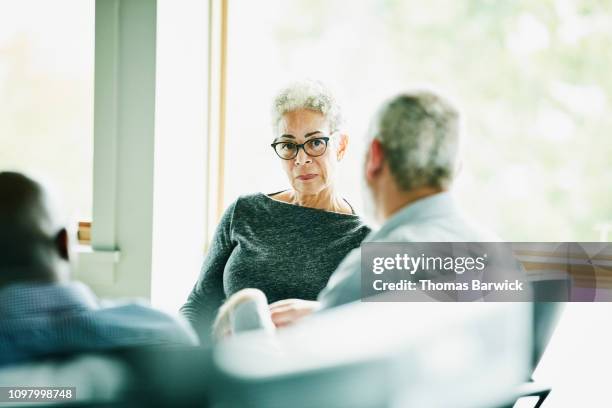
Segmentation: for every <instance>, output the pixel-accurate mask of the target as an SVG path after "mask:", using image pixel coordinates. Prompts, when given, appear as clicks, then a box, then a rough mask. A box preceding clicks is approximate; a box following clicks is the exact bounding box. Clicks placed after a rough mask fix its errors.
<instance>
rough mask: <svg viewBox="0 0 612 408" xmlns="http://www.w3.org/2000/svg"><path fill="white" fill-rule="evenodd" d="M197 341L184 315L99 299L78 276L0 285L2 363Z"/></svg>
mask: <svg viewBox="0 0 612 408" xmlns="http://www.w3.org/2000/svg"><path fill="white" fill-rule="evenodd" d="M195 344H197V337H196V336H195V334H194V332H193V331H192V330H191V328H190V327H189V325H188V323H187V322H186V321H183V320H181V319H180V318H174V317H172V316H170V315H167V314H165V313H163V312H161V311H158V310H155V309H152V308H150V307H148V306H146V305H144V304H139V303H113V304H110V303H109V304H106V303H104V302H100V301H99V300H98V299H97V298H96V297H95V295H94V294H93V293H92V291H91V290H90V289H89V288H88V287H87V286H85V285H84V284H82V283H79V282H70V283H62V284H60V283H58V284H13V285H9V286H6V287H4V288H2V289H0V365H1V364H7V363H15V362H20V361H27V360H34V359H37V358H41V357H44V356H48V355H53V354H57V353H72V352H82V351H99V350H103V349H110V348H116V347H126V346H137V345H195Z"/></svg>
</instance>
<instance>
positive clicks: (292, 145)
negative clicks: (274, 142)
mask: <svg viewBox="0 0 612 408" xmlns="http://www.w3.org/2000/svg"><path fill="white" fill-rule="evenodd" d="M281 149H283V150H293V149H295V143H282V144H281Z"/></svg>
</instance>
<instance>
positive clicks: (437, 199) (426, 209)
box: [368, 191, 457, 241]
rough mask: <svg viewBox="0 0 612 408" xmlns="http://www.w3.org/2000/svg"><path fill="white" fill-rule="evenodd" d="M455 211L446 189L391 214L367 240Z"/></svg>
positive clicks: (452, 200) (450, 195)
mask: <svg viewBox="0 0 612 408" xmlns="http://www.w3.org/2000/svg"><path fill="white" fill-rule="evenodd" d="M455 211H457V209H456V206H455V201H454V199H453V196H452V194H451V193H450V192H448V191H443V192H441V193H436V194H433V195H431V196H428V197H425V198H421V199H419V200H416V201H414V202H412V203H410V204H408V205H406V206H405V207H403V208H402V209H400V210H399V211H397V212H396V213H395V214H393V215H392V216H391V217H390V218H389V219H387V221H385V223H384V224H383V225H382V227H381V228H380V229H379V230H378V231H376V232H374V233H373V234H372V235H371V236H370V237H369V239H368V241H372V240H376V239H381V238H384V237H385V236H387V235H388V234H389V233H390V232H391V231H393V230H394V229H396V228H397V227H399V226H402V225H406V224H411V223H415V222H419V221H422V220H425V219H429V218H437V217H440V216H445V215H448V214H450V213H453V212H455Z"/></svg>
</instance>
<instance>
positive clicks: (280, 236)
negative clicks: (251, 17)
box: [181, 81, 369, 342]
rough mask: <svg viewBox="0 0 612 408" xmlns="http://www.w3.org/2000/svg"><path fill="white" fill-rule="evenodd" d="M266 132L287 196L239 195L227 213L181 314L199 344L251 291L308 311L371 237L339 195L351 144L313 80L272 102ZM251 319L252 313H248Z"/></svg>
mask: <svg viewBox="0 0 612 408" xmlns="http://www.w3.org/2000/svg"><path fill="white" fill-rule="evenodd" d="M273 129H274V136H273V139H272V140H271V142H272V144H271V147H272V150H273V152H270V153H271V154H272V155H273V156H272V157H274V158H275V159H276V160H279V163H280V164H281V167H282V169H283V171H284V172H285V174H286V175H287V178H288V180H289V184H290V188H289V189H287V190H284V191H281V192H278V193H274V194H263V193H258V194H253V195H247V196H242V197H240V198H238V199H237V200H236V201H235V202H233V203H232V204H231V205H230V206H229V208H228V209H227V210H226V211H225V214H224V215H223V217H222V219H221V221H220V223H219V225H218V227H217V231H216V233H215V236H214V238H213V241H212V244H211V247H210V250H209V252H208V254H207V256H206V259H205V260H204V263H203V266H202V269H201V273H200V277H199V279H198V281H197V282H196V284H195V286H194V288H193V290H192V292H191V294H190V295H189V298H188V300H187V302H186V303H185V305H184V306H183V307H182V308H181V311H182V313H183V314H184V315H185V316H186V317H187V318H188V319H189V321H190V322H191V324H192V325H193V327H194V328H196V331H197V332H198V333H199V334H200V336H201V338H202V341H203V342H206V341H208V338H209V336H210V334H211V330H212V326H213V322H214V321H215V318H216V316H217V315H219V318H217V322H218V323H219V324H216V325H215V327H224V329H221V332H222V333H221V334H228V333H226V331H227V328H228V327H230V326H231V325H228V324H227V323H228V321H229V320H230V319H231V315H232V312H233V310H234V307H235V306H238V304H239V303H241V302H242V300H243V299H249V298H250V294H252V293H259V295H260V296H259V297H258V299H259V300H258V304H261V303H263V304H264V305H266V306H267V303H268V302H273V303H272V306H271V307H273V308H274V307H276V306H278V307H281V308H284V307H286V306H287V305H291V307H293V308H294V310H300V311H302V312H303V313H309V312H310V311H311V310H313V309H314V308H316V307H317V306H318V303H317V302H315V299H316V297H317V295H318V294H319V292H320V291H321V290H322V289H323V287H325V284H326V283H327V281H328V279H329V277H330V275H331V273H332V272H333V271H334V270H335V269H336V267H337V266H338V264H339V263H340V261H342V259H343V258H344V257H345V256H346V254H347V253H348V252H349V251H350V250H352V249H354V248H356V247H358V246H359V245H360V243H361V241H362V240H363V239H364V238H365V236H366V235H367V234H368V233H369V229H368V228H367V227H366V226H365V225H364V224H363V222H362V221H361V219H360V218H359V217H358V216H357V215H355V212H354V211H353V208H352V207H351V206H350V204H349V203H348V202H347V201H346V200H344V199H343V198H342V197H341V196H340V194H339V192H338V185H337V183H336V172H337V167H338V163H339V162H340V161H341V160H342V159H343V157H344V155H345V153H346V149H347V145H348V136H347V135H346V134H343V133H341V113H340V107H339V106H338V104H337V102H336V100H335V98H334V97H333V95H332V94H331V93H330V92H329V90H328V89H327V88H326V87H325V86H323V85H322V84H321V83H320V82H317V81H302V82H297V83H294V84H291V85H290V86H288V87H287V88H285V89H283V90H282V91H281V92H280V93H279V94H278V95H277V97H276V98H275V101H274V105H273ZM268 143H269V142H268ZM252 289H254V290H252ZM256 290H259V291H260V292H257V291H256ZM284 299H288V300H284ZM226 300H227V302H226ZM279 300H284V301H283V302H282V303H281V304H280V305H276V306H275V303H274V302H276V301H279ZM222 305H223V307H222V308H221V306H222ZM220 308H221V309H220ZM219 311H220V313H219ZM252 312H254V314H255V315H257V313H256V311H255V310H250V309H249V310H247V312H246V314H247V315H249V316H251V315H253V313H252ZM239 320H241V321H245V322H248V321H249V320H250V318H247V319H239ZM247 326H250V323H249V324H247Z"/></svg>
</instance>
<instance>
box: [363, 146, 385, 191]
mask: <svg viewBox="0 0 612 408" xmlns="http://www.w3.org/2000/svg"><path fill="white" fill-rule="evenodd" d="M384 161H385V152H384V150H383V147H382V144H381V143H380V141H379V140H378V139H373V140H372V143H370V148H369V149H368V158H367V160H366V168H365V173H366V179H367V180H368V181H372V180H373V179H374V177H376V176H377V175H378V173H380V172H381V171H382V168H383V163H384Z"/></svg>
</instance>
